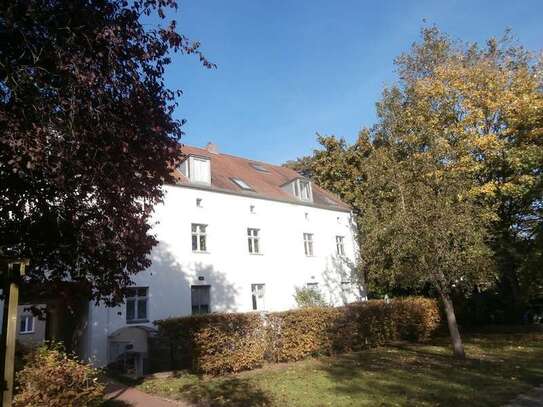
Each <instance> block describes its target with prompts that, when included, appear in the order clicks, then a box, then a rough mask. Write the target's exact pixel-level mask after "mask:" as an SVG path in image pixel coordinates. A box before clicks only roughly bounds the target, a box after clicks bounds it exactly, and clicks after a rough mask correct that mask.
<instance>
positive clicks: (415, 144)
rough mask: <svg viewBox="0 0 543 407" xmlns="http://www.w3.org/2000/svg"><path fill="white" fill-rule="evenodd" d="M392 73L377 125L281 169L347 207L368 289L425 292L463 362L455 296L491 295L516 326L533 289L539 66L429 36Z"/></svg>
mask: <svg viewBox="0 0 543 407" xmlns="http://www.w3.org/2000/svg"><path fill="white" fill-rule="evenodd" d="M395 62H396V67H397V71H398V82H397V83H396V84H395V85H394V86H392V87H389V88H386V89H385V90H384V91H383V95H382V99H381V100H380V101H379V102H378V103H377V113H378V123H377V124H376V125H375V126H374V127H373V128H371V129H366V130H363V131H362V132H361V133H360V135H359V138H358V140H357V142H356V143H354V144H353V145H347V144H346V143H345V141H343V140H338V139H337V138H335V137H333V136H332V137H321V136H319V141H320V143H321V145H322V146H323V149H321V150H318V151H315V153H314V155H313V156H311V157H305V158H304V160H303V161H299V162H297V163H296V162H294V163H291V166H293V167H295V168H296V167H300V166H301V167H303V168H298V169H303V170H305V171H306V173H308V174H311V175H312V176H313V177H314V179H315V181H316V182H317V183H319V184H321V185H322V186H324V187H326V188H329V189H331V190H332V191H335V192H336V193H338V194H339V195H340V196H341V197H342V198H343V199H344V200H346V201H347V202H349V203H350V204H351V205H352V206H353V210H354V213H355V215H356V216H357V220H358V227H359V240H360V244H361V259H360V260H361V261H360V275H361V278H362V279H363V280H364V281H365V282H367V283H368V284H369V285H370V287H371V286H374V287H407V288H413V287H422V286H430V287H432V289H433V292H435V293H436V294H437V296H438V297H439V298H440V299H441V300H442V304H443V308H444V310H445V313H446V316H447V321H448V325H449V331H450V333H451V339H452V342H453V348H454V352H455V355H457V356H458V357H463V356H464V350H463V346H462V341H461V337H460V333H459V331H458V326H457V323H456V316H455V309H454V304H453V298H454V297H455V296H458V294H459V293H460V294H463V295H465V296H469V295H471V293H473V292H474V290H475V291H484V290H489V289H494V290H497V291H498V292H499V295H500V296H501V298H502V300H503V301H504V302H505V303H507V304H508V306H507V309H508V311H509V313H510V315H509V317H510V318H517V319H518V318H520V315H521V314H522V311H523V309H524V308H523V307H524V306H525V305H526V302H527V301H528V300H529V299H530V298H531V296H534V295H537V294H538V291H539V290H541V287H542V284H543V271H542V270H543V262H542V258H543V255H542V253H541V251H542V248H541V244H542V241H543V237H542V235H543V231H542V227H543V226H542V225H543V61H542V59H541V57H539V58H538V57H537V56H536V55H534V54H533V53H531V52H529V51H527V50H525V49H524V48H523V47H521V46H519V45H517V44H515V42H514V41H513V40H512V39H511V36H510V33H509V32H507V33H506V34H505V36H504V37H503V38H502V39H500V40H496V39H491V40H489V41H488V42H487V43H486V44H485V45H484V46H480V45H478V44H465V43H461V42H459V41H455V40H452V39H451V38H450V37H448V36H447V35H445V34H443V33H441V32H440V31H439V30H438V29H437V28H435V27H431V28H427V29H423V31H422V41H421V42H420V43H416V44H414V45H413V46H412V48H411V50H410V51H409V52H408V53H405V54H402V55H401V56H400V57H398V58H397V59H396V61H395ZM539 294H543V293H541V292H539Z"/></svg>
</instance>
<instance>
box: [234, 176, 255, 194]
mask: <svg viewBox="0 0 543 407" xmlns="http://www.w3.org/2000/svg"><path fill="white" fill-rule="evenodd" d="M230 180H231V181H232V182H233V183H234V184H236V185H237V186H238V187H240V188H241V189H243V190H245V191H254V189H253V188H251V186H250V185H249V184H247V183H246V182H245V181H243V180H242V179H241V178H237V177H234V178H230Z"/></svg>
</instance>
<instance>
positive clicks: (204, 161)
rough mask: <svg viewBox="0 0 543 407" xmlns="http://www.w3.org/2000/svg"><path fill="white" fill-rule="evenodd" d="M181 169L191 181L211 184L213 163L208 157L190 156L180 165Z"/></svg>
mask: <svg viewBox="0 0 543 407" xmlns="http://www.w3.org/2000/svg"><path fill="white" fill-rule="evenodd" d="M179 170H180V171H181V172H182V173H183V175H184V176H185V177H187V178H188V179H189V180H190V182H194V183H197V184H206V185H209V184H211V163H210V160H209V158H207V157H197V156H193V155H191V156H189V157H188V158H187V159H186V160H185V161H183V162H182V163H181V165H180V166H179Z"/></svg>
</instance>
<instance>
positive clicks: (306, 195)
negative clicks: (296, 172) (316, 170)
mask: <svg viewBox="0 0 543 407" xmlns="http://www.w3.org/2000/svg"><path fill="white" fill-rule="evenodd" d="M310 188H311V187H310V185H309V181H304V180H300V199H301V200H302V201H310V200H311V189H310Z"/></svg>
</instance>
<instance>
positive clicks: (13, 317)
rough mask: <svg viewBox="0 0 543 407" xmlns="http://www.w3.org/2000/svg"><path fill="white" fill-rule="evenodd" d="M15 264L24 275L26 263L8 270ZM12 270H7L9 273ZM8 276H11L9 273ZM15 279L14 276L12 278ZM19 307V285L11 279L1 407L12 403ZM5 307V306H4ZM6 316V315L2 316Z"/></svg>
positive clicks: (6, 406) (23, 262) (20, 263)
mask: <svg viewBox="0 0 543 407" xmlns="http://www.w3.org/2000/svg"><path fill="white" fill-rule="evenodd" d="M15 264H19V265H20V275H21V276H22V275H24V273H25V266H26V265H27V262H25V261H21V262H16V263H15V262H12V263H10V264H9V266H8V267H9V268H13V266H14V265H15ZM11 271H12V270H9V272H11ZM9 272H8V274H11V273H9ZM14 277H15V276H14ZM18 305H19V284H18V282H17V278H16V277H15V278H13V279H12V280H11V282H10V283H9V299H8V304H7V306H8V310H7V324H6V323H4V326H5V327H6V335H5V338H6V343H5V346H6V348H5V349H6V351H5V352H6V353H5V359H4V363H5V364H4V383H5V387H4V394H3V396H2V406H3V407H8V406H11V405H12V402H13V387H14V380H15V342H16V340H17V307H18ZM4 306H5V304H4ZM4 315H6V314H4Z"/></svg>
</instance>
